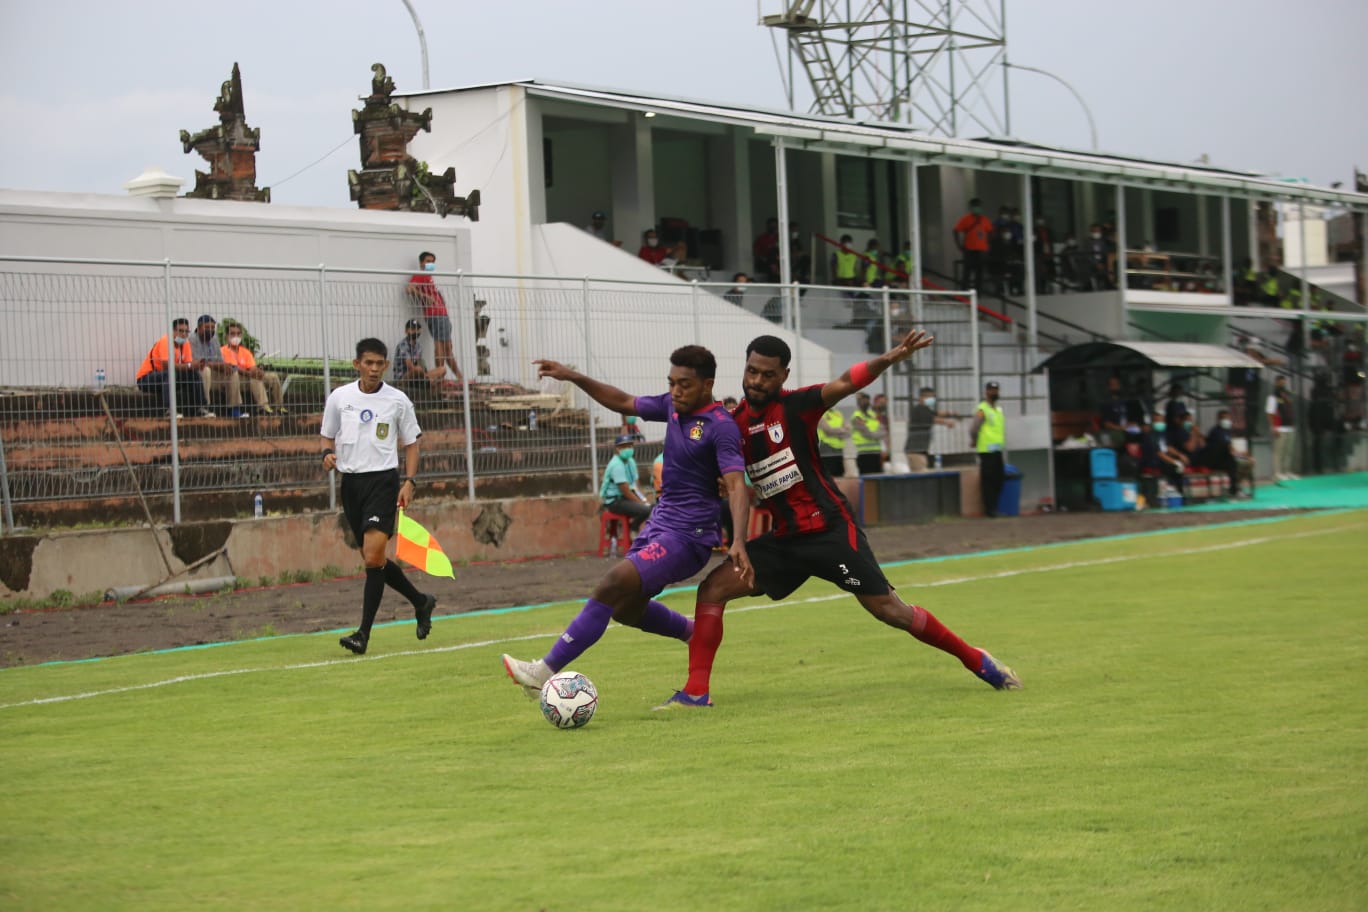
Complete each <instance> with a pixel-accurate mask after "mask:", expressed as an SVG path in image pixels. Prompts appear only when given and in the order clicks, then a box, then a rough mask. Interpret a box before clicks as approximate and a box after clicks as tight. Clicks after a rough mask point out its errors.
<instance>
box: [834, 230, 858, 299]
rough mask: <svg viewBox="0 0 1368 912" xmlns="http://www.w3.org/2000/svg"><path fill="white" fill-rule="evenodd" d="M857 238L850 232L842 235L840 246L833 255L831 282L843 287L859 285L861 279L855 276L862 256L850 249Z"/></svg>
mask: <svg viewBox="0 0 1368 912" xmlns="http://www.w3.org/2000/svg"><path fill="white" fill-rule="evenodd" d="M854 240H855V239H854V238H852V237H851V236H850V235H848V234H843V235H841V246H840V248H839V249H838V250H837V251H836V252H835V253H833V254H832V255H831V284H833V285H840V286H842V287H847V288H849V287H854V286H856V285H859V284H860V282H859V280H858V279H857V278H856V277H855V272H856V269H857V268H858V267H859V262H860V257H859V255H858V254H857V253H855V251H853V250H851V249H850V245H851V243H852V242H853V241H854Z"/></svg>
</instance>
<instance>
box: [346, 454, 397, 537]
mask: <svg viewBox="0 0 1368 912" xmlns="http://www.w3.org/2000/svg"><path fill="white" fill-rule="evenodd" d="M398 512H399V470H398V469H385V470H384V471H381V472H355V473H349V472H344V473H343V474H342V513H343V515H344V516H346V517H347V523H348V525H350V526H351V529H352V534H354V535H355V536H356V546H357V547H358V548H359V547H361V542H363V541H364V540H365V538H366V530H367V529H379V530H380V531H381V532H384V533H385V534H386V535H388V536H389V537H391V538H393V537H394V524H395V521H396V518H397V515H398Z"/></svg>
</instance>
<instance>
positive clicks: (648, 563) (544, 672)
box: [503, 345, 751, 696]
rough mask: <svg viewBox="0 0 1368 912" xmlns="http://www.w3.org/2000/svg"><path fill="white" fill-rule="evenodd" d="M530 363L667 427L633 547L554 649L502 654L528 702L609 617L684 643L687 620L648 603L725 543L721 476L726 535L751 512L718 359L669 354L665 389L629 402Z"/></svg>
mask: <svg viewBox="0 0 1368 912" xmlns="http://www.w3.org/2000/svg"><path fill="white" fill-rule="evenodd" d="M533 363H534V364H536V365H537V371H538V376H539V377H551V378H553V379H555V380H569V381H570V382H571V383H573V384H575V385H576V386H578V387H579V388H580V389H582V390H584V391H585V392H586V393H588V394H589V396H590V398H592V399H593V400H594V401H595V402H597V403H598V404H599V405H602V406H604V407H605V408H608V409H610V410H612V411H614V412H619V413H621V414H623V415H637V416H639V417H641V418H644V419H646V420H647V421H664V422H665V423H666V427H665V465H666V466H667V467H668V469H667V471H666V472H665V475H664V486H663V488H662V490H661V494H660V501H659V503H657V504H656V507H655V509H654V510H653V511H652V512H651V518H650V520H649V521H648V522H647V523H646V525H645V526H644V527H643V528H642V530H641V533H640V534H639V535H638V536H637V537H636V539H635V540H634V541H633V542H632V549H631V550H630V551H628V552H627V556H626V557H625V558H623V559H622V560H620V561H618V562H617V563H616V564H615V565H614V566H613V568H612V569H611V570H609V571H608V573H607V575H606V576H604V577H603V579H602V580H600V581H599V584H598V586H597V587H595V589H594V593H593V595H591V596H590V598H589V601H587V602H585V604H584V607H583V608H582V609H581V610H580V613H579V614H578V615H576V616H575V619H574V620H573V621H571V622H570V626H568V627H566V628H565V632H564V633H562V634H561V635H560V638H559V639H558V640H556V642H555V645H553V646H552V647H551V651H550V652H548V653H547V654H546V655H545V656H543V657H542V658H540V659H538V660H537V661H535V662H524V661H521V660H519V659H515V658H513V657H512V656H509V655H505V656H504V657H503V663H504V668H505V669H506V670H507V671H508V675H509V677H511V678H512V679H513V680H514V681H517V682H518V683H519V684H521V685H522V686H523V688H524V689H525V690H526V691H527V693H528V695H529V696H533V695H535V694H538V693H540V691H541V686H542V685H543V684H545V683H546V679H547V678H549V677H551V675H553V674H555V673H556V672H558V671H560V670H561V669H562V668H565V667H566V666H567V665H569V664H570V662H572V661H574V660H575V659H577V658H579V657H580V656H581V655H582V654H583V653H584V652H585V650H587V649H588V648H589V647H590V646H593V645H594V644H595V643H596V642H598V638H599V637H601V636H602V635H603V631H605V630H607V629H608V622H609V621H610V620H615V621H617V622H618V623H620V624H625V625H627V626H629V627H636V628H638V629H639V630H644V631H646V632H647V633H654V634H657V635H659V636H667V637H674V638H675V639H677V640H682V641H683V642H685V643H687V642H688V641H689V637H691V636H692V635H693V621H691V620H690V619H688V618H686V617H684V616H683V615H682V614H679V613H677V612H674V611H671V610H670V609H669V608H666V607H665V606H664V605H662V604H661V603H660V602H658V601H656V600H655V599H654V598H652V596H654V595H657V594H658V593H659V592H660V591H661V590H663V589H664V588H665V587H666V586H668V585H669V584H670V583H674V582H678V581H679V580H684V579H688V578H689V577H691V576H693V575H694V574H695V573H697V572H698V571H699V570H702V569H703V567H705V566H706V565H707V563H708V558H709V557H710V556H711V555H712V549H713V547H714V546H716V545H717V544H718V542H720V541H721V532H720V530H719V529H718V511H717V478H718V476H719V475H720V476H721V477H722V480H723V481H724V482H725V483H726V488H727V494H728V497H729V500H730V503H731V515H732V528H734V529H744V528H746V523H747V519H748V514H749V512H750V498H749V497H748V496H747V495H746V482H745V463H744V460H742V458H741V432H740V430H739V429H738V428H737V426H736V421H735V420H734V419H733V418H732V416H731V415H730V414H729V413H728V412H727V410H726V409H724V408H723V407H722V406H721V405H720V404H718V403H717V402H716V401H714V399H713V393H712V391H713V380H714V378H715V377H716V376H717V359H716V358H714V357H713V353H712V352H710V351H708V350H707V349H706V348H703V347H702V346H700V345H686V346H684V347H683V348H678V349H675V351H674V352H673V353H671V355H670V365H671V367H670V391H669V392H668V393H664V394H662V395H659V396H632V395H631V394H629V393H625V392H623V391H622V390H620V389H618V388H617V387H615V386H610V385H608V384H607V383H602V382H600V381H598V380H595V379H593V378H592V377H586V376H585V375H583V374H581V373H579V372H577V371H574V370H571V369H570V368H568V367H566V366H565V365H563V364H559V363H557V362H555V361H535V362H533ZM734 538H735V540H734V541H733V542H732V544H731V547H730V548H729V549H728V551H727V555H728V557H730V558H731V560H732V562H733V566H734V567H735V570H736V572H737V573H738V574H740V575H742V576H743V577H745V578H746V580H747V581H748V582H750V581H751V569H750V558H748V557H747V556H746V543H745V541H744V540H742V537H741V536H734Z"/></svg>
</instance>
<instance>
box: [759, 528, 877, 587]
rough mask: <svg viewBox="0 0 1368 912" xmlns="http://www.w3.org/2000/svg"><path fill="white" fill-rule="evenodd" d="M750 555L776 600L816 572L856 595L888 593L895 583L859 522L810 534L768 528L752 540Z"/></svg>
mask: <svg viewBox="0 0 1368 912" xmlns="http://www.w3.org/2000/svg"><path fill="white" fill-rule="evenodd" d="M852 538H853V539H854V544H853V545H852V544H851V539H852ZM746 554H747V555H749V557H750V562H751V566H753V567H754V568H755V583H756V585H757V586H759V587H760V589H762V590H763V591H764V593H765V595H768V596H769V597H770V598H772V599H781V598H784V597H785V596H786V595H789V594H790V593H791V592H793V590H795V589H797V588H798V587H799V586H801V585H803V583H805V582H807V581H808V580H809V579H810V578H812V577H814V576H815V577H817V578H818V579H824V580H827V581H829V582H832V583H835V584H836V585H837V586H839V587H840V588H842V589H844V590H845V591H846V592H849V593H852V594H853V595H886V594H887V593H888V591H889V589H891V588H892V587H891V586H889V585H888V579H887V578H886V577H885V576H884V575H883V571H882V570H881V569H879V562H878V560H876V559H875V557H874V551H873V549H872V548H870V547H869V540H868V539H866V538H865V534H864V530H863V529H861V528H860V527H859V526H857V525H854V524H853V523H852V524H849V525H843V526H837V527H835V528H831V529H827V530H825V531H823V532H808V533H806V534H804V535H785V536H783V537H776V536H775V534H774V533H773V532H766V533H765V534H764V535H761V536H760V537H759V538H754V539H751V540H750V541H748V542H746Z"/></svg>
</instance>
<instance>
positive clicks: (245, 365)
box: [220, 320, 416, 418]
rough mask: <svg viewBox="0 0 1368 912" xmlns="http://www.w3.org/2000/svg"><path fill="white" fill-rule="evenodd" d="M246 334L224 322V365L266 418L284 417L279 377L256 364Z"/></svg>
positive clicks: (240, 413) (240, 412)
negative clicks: (244, 337) (245, 340)
mask: <svg viewBox="0 0 1368 912" xmlns="http://www.w3.org/2000/svg"><path fill="white" fill-rule="evenodd" d="M415 322H416V321H415ZM244 332H245V331H244V330H243V328H242V324H241V323H239V322H237V321H236V320H225V321H224V323H223V338H224V343H225V344H224V345H223V347H222V349H220V351H221V352H222V355H223V363H224V364H227V365H228V367H229V369H230V370H232V371H233V372H234V375H235V376H236V377H238V378H240V379H241V380H242V381H246V383H247V391H248V392H249V393H251V395H252V401H254V402H255V403H256V407H257V408H258V409H259V410H260V411H261V413H262V414H263V415H273V414H274V415H283V414H285V395H284V391H283V390H282V388H281V383H280V375H279V374H277V373H276V372H275V371H268V370H266V369H265V368H263V367H260V366H259V365H258V364H257V363H256V355H254V354H253V353H252V349H251V348H249V347H248V346H247V345H245V344H243V336H244ZM233 417H234V418H246V417H247V413H246V412H244V411H243V410H242V409H235V410H234V412H233Z"/></svg>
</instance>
